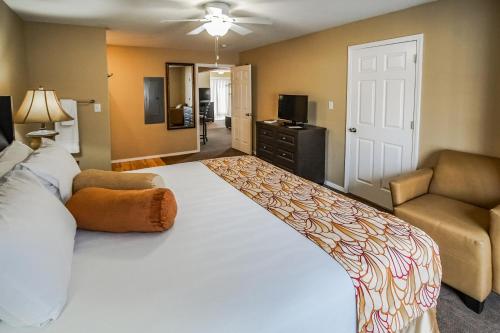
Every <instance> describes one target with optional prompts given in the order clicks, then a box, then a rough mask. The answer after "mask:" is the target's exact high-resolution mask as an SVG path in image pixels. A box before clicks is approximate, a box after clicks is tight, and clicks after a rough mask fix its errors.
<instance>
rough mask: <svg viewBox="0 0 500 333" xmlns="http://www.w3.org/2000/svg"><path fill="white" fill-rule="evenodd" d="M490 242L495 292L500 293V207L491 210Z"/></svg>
mask: <svg viewBox="0 0 500 333" xmlns="http://www.w3.org/2000/svg"><path fill="white" fill-rule="evenodd" d="M490 241H491V252H492V253H491V258H492V259H493V290H494V291H496V292H497V293H500V205H498V206H496V207H495V208H493V209H492V210H490Z"/></svg>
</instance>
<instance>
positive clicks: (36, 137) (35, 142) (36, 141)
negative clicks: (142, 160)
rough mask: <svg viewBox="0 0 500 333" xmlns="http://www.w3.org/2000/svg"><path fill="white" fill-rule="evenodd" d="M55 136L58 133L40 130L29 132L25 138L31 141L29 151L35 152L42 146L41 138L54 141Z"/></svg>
mask: <svg viewBox="0 0 500 333" xmlns="http://www.w3.org/2000/svg"><path fill="white" fill-rule="evenodd" d="M57 134H59V132H57V131H52V130H46V129H40V130H38V131H33V132H29V133H28V134H26V137H28V138H30V139H31V140H30V147H31V149H33V150H37V149H38V148H40V146H41V144H42V138H47V139H51V140H54V139H55V137H56V135H57Z"/></svg>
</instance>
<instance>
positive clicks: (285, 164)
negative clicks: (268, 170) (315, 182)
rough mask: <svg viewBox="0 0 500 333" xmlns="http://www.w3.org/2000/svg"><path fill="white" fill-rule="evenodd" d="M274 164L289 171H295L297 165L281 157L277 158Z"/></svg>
mask: <svg viewBox="0 0 500 333" xmlns="http://www.w3.org/2000/svg"><path fill="white" fill-rule="evenodd" d="M274 165H276V166H277V167H279V168H282V169H284V170H286V171H288V172H291V173H295V165H294V164H293V163H290V162H288V161H286V160H282V159H280V158H277V159H275V160H274Z"/></svg>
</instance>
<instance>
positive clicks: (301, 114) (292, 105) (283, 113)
mask: <svg viewBox="0 0 500 333" xmlns="http://www.w3.org/2000/svg"><path fill="white" fill-rule="evenodd" d="M307 102H308V101H307V96H304V95H280V96H279V101H278V118H280V119H285V120H289V121H291V122H292V123H296V122H297V123H307Z"/></svg>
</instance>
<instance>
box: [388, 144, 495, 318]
mask: <svg viewBox="0 0 500 333" xmlns="http://www.w3.org/2000/svg"><path fill="white" fill-rule="evenodd" d="M390 187H391V194H392V201H393V205H394V214H395V215H396V216H398V217H400V218H401V219H403V220H405V221H407V222H408V223H410V224H412V225H415V226H417V227H419V228H420V229H422V230H423V231H425V232H426V233H427V234H429V235H430V236H431V237H432V238H433V239H434V240H435V241H436V243H437V244H438V245H439V249H440V255H441V262H442V266H443V282H445V283H446V284H448V285H449V286H451V287H453V288H454V289H456V290H457V291H458V292H459V296H460V297H461V298H462V300H463V301H464V303H465V304H466V305H467V306H468V307H469V308H470V309H472V310H474V311H476V312H478V313H480V312H481V311H482V309H483V306H484V300H485V299H486V297H487V296H488V295H489V294H490V292H491V291H492V290H494V291H496V292H497V293H498V292H500V205H499V204H500V159H499V158H493V157H487V156H481V155H474V154H467V153H461V152H455V151H443V152H441V154H440V157H439V161H438V164H437V165H436V167H435V168H434V169H421V170H417V171H415V172H412V173H410V174H407V175H403V176H401V177H398V178H396V179H394V180H392V181H391V182H390Z"/></svg>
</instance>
